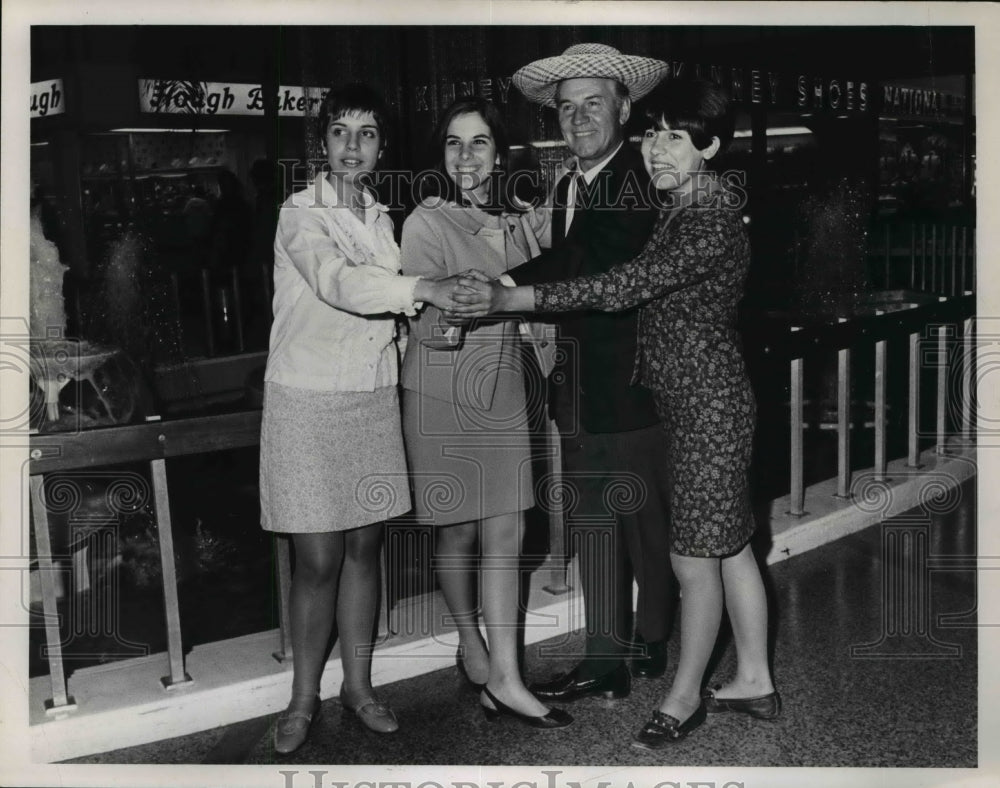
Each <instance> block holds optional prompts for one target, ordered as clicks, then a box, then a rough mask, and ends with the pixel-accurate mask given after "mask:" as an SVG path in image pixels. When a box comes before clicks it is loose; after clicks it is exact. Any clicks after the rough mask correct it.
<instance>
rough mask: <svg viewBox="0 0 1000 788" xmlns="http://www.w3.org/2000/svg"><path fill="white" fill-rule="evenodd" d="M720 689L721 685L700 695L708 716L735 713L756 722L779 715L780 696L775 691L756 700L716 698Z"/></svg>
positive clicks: (759, 696)
mask: <svg viewBox="0 0 1000 788" xmlns="http://www.w3.org/2000/svg"><path fill="white" fill-rule="evenodd" d="M721 687H722V685H721V684H720V685H717V686H715V687H713V688H712V689H707V690H705V691H704V692H703V693H702V695H701V697H702V700H703V701H704V702H705V709H706V711H708V713H709V714H718V713H720V712H723V711H735V712H739V713H740V714H749V715H750V716H751V717H756V718H757V719H758V720H773V719H775V718H776V717H777V716H778V715H779V714H781V696H780V695H779V694H778V692H777V690H775V691H774V692H771V693H768V694H767V695H758V696H757V697H756V698H717V697H715V692H716V690H719V689H721Z"/></svg>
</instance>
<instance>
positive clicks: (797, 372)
mask: <svg viewBox="0 0 1000 788" xmlns="http://www.w3.org/2000/svg"><path fill="white" fill-rule="evenodd" d="M798 330H799V327H798V326H792V331H798ZM802 381H803V377H802V359H801V358H793V359H792V361H791V377H790V380H789V387H790V394H791V414H790V422H791V441H790V446H789V448H790V452H791V456H790V466H791V479H790V485H791V486H790V493H789V514H792V515H795V516H797V517H800V516H802V515H803V514H805V513H806V512H805V486H804V484H803V472H802V465H803V456H802V453H803V446H802V408H803V396H802V390H803V385H802Z"/></svg>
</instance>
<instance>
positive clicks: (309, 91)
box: [139, 79, 327, 116]
mask: <svg viewBox="0 0 1000 788" xmlns="http://www.w3.org/2000/svg"><path fill="white" fill-rule="evenodd" d="M326 91H327V88H302V87H297V86H286V85H281V86H280V87H279V88H278V92H277V94H276V95H274V96H271V97H270V100H271V101H272V102H276V103H277V105H278V114H279V115H284V116H296V115H297V116H302V115H305V114H307V112H308V114H310V115H315V114H316V111H317V109H318V108H319V103H320V102H321V101H322V100H323V96H324V95H326ZM267 100H268V97H266V96H265V95H264V89H263V87H261V86H260V85H253V84H248V83H245V82H193V81H186V80H179V79H140V80H139V109H140V111H142V112H153V113H157V114H179V115H263V114H264V107H265V104H266V102H267Z"/></svg>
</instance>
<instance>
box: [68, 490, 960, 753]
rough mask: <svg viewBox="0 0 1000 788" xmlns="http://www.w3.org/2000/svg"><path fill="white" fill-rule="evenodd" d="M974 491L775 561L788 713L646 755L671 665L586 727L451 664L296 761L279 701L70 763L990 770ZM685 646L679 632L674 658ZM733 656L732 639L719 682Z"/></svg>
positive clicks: (534, 659)
mask: <svg viewBox="0 0 1000 788" xmlns="http://www.w3.org/2000/svg"><path fill="white" fill-rule="evenodd" d="M974 497H975V480H974V479H973V480H971V481H969V482H966V483H965V484H964V485H962V486H961V487H959V488H956V491H953V492H952V493H951V494H949V495H948V496H947V497H946V498H945V500H943V501H938V502H937V503H935V504H933V505H930V506H928V507H926V509H916V510H912V511H911V512H908V513H906V514H904V515H901V516H900V517H898V518H895V519H893V520H890V521H887V522H886V523H883V524H881V525H879V526H875V527H871V528H868V529H866V530H864V531H862V532H860V533H858V534H855V535H852V536H849V537H846V538H843V539H840V540H838V541H836V542H833V543H830V544H827V545H824V546H823V547H820V548H818V549H816V550H813V551H811V552H809V553H806V554H804V555H801V556H797V557H793V558H791V559H789V560H786V561H783V562H781V563H778V564H775V565H773V566H771V567H769V568H768V571H767V579H768V584H769V587H770V593H771V595H772V606H773V607H772V609H773V611H774V613H773V620H772V629H773V638H774V675H775V680H776V683H777V685H778V687H779V689H780V690H781V693H782V696H783V698H784V711H783V714H782V716H781V717H780V718H779V719H778V720H777V721H775V722H760V721H754V720H751V719H750V718H748V717H745V716H743V715H716V716H712V717H709V720H708V722H707V723H706V724H705V725H703V726H702V727H701V728H699V729H698V730H697V731H695V732H694V733H693V734H692V735H691V736H690V737H689V738H687V739H686V740H684V741H682V742H679V743H677V744H675V745H673V746H671V747H668V748H667V749H666V750H662V751H659V752H646V751H642V750H637V749H635V748H633V747H631V746H629V743H630V741H631V738H632V735H633V734H634V733H635V732H636V731H637V730H638V729H639V728H640V727H641V726H642V724H643V722H644V721H645V720H646V718H647V717H648V715H649V713H650V711H651V710H652V709H654V708H655V707H656V706H657V705H658V702H659V699H660V697H661V696H662V694H663V693H664V692H665V690H666V688H667V685H668V681H669V679H670V677H671V675H672V672H673V671H672V667H668V670H667V675H666V676H665V677H664V678H662V679H656V680H639V681H636V682H634V685H633V691H632V694H631V695H630V696H629V697H628V698H626V699H623V700H618V701H605V700H596V699H586V700H581V701H578V702H576V703H574V704H571V705H570V707H569V708H570V710H571V712H572V714H573V715H574V717H575V718H576V722H575V724H573V725H572V726H570V727H568V728H565V729H561V730H554V731H535V730H532V729H530V728H527V727H525V726H523V725H520V724H518V723H516V722H514V721H511V720H501V721H499V722H498V723H492V724H491V723H488V722H487V721H486V720H485V719H484V718H483V716H482V714H481V713H480V711H479V709H478V708H477V706H478V703H477V697H476V695H475V693H473V692H472V691H471V690H469V689H467V688H466V687H465V686H464V685H463V683H462V680H461V678H460V677H459V675H458V673H457V671H456V670H455V668H448V669H445V670H440V671H437V672H435V673H432V674H428V675H425V676H420V677H417V678H415V679H411V680H407V681H401V682H398V683H395V684H390V685H388V686H385V687H383V688H382V690H381V691H382V694H383V696H384V697H385V698H386V699H387V700H388V701H389V702H390V703H391V705H392V706H393V708H394V709H395V710H396V712H397V714H398V716H399V720H400V725H401V731H400V732H399V733H398V734H396V735H393V736H376V735H374V734H370V733H369V732H367V731H366V730H365V729H363V728H362V727H361V725H360V724H359V723H357V722H356V721H355V720H354V719H353V718H352V717H351V716H350V715H344V714H343V713H342V707H341V705H340V703H339V702H338V701H337V700H335V699H331V700H328V701H325V702H324V703H323V708H322V713H321V717H320V718H319V720H318V721H317V723H316V724H315V725H314V728H313V732H312V735H311V737H310V739H309V741H308V742H307V744H306V745H305V746H304V747H302V748H301V749H300V750H299V751H298V752H296V753H294V754H293V755H291V756H288V757H285V758H280V757H278V756H276V755H275V754H274V752H273V750H272V747H271V726H272V725H273V723H274V716H273V715H272V716H267V717H261V718H258V719H254V720H249V721H246V722H243V723H239V724H236V725H230V726H226V727H224V728H218V729H215V730H210V731H206V732H202V733H197V734H192V735H188V736H183V737H179V738H176V739H170V740H165V741H160V742H156V743H154V744H148V745H143V746H139V747H133V748H129V749H124V750H116V751H113V752H107V753H103V754H100V755H92V756H88V757H84V758H78V759H75V760H73V761H69V763H89V764H95V763H97V764H275V765H278V764H413V765H419V764H426V765H434V764H469V765H479V764H484V765H486V764H492V765H513V764H520V765H526V766H530V765H577V766H588V765H608V766H611V765H618V766H654V765H662V764H672V765H677V766H717V767H725V766H744V767H747V766H761V767H772V766H841V767H843V766H853V767H975V766H976V765H977V638H976V633H977V630H976V617H975V610H976V577H975V572H974V567H973V564H972V562H971V557H972V556H974V555H975V552H976V549H975V531H976V517H975V512H976V507H975V500H974ZM931 510H933V511H931ZM904 581H906V583H905V584H904ZM904 587H905V588H906V589H907V590H906V591H905V593H904V592H901V591H900V589H903V588H904ZM924 593H926V597H925V598H926V600H927V601H926V604H919V600H920V598H921V597H922V596H923V595H924ZM579 637H580V636H579V634H576V635H574V638H576V639H579ZM539 645H541V644H536V645H535V646H532V647H529V648H528V650H527V653H526V655H525V664H526V673H527V675H528V677H529V679H531V680H535V679H542V678H546V677H548V676H551V675H554V674H556V673H559V672H561V671H562V670H564V669H566V668H567V667H569V666H570V665H571V660H568V659H562V660H553V659H551V658H546V659H545V660H544V661H543V660H541V659H540V658H539V652H538V648H539ZM677 647H678V638H677V636H676V632H675V635H674V637H672V638H671V643H670V651H669V657H670V665H671V666H672V665H674V664H676V658H677ZM733 667H734V653H733V649H732V646H731V644H730V643H728V642H727V644H726V645H725V646H724V647H723V648H721V649H720V653H719V655H718V658H717V662H716V663H715V664H714V667H713V669H712V672H711V675H710V677H709V681H710V682H714V681H720V680H725V678H726V677H727V676H728V675H729V674H730V672H731V671H732V669H733Z"/></svg>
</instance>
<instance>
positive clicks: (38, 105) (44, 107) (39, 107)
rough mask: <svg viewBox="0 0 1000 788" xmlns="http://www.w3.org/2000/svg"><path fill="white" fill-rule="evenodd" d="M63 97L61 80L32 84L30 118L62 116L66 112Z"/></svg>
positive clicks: (48, 80)
mask: <svg viewBox="0 0 1000 788" xmlns="http://www.w3.org/2000/svg"><path fill="white" fill-rule="evenodd" d="M64 95H65V94H64V93H63V81H62V80H61V79H47V80H45V81H44V82H32V83H31V117H33V118H44V117H45V116H46V115H62V114H63V113H64V112H65V111H66V102H65V101H64V99H63V96H64Z"/></svg>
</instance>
